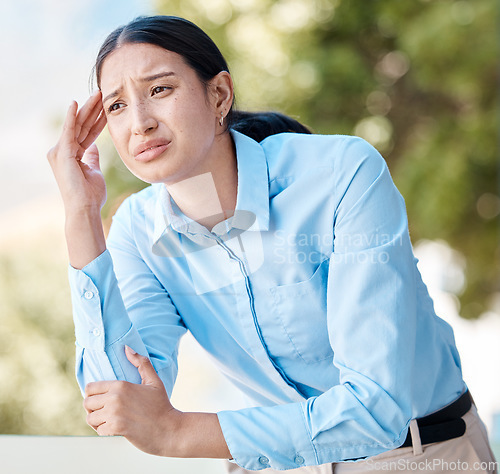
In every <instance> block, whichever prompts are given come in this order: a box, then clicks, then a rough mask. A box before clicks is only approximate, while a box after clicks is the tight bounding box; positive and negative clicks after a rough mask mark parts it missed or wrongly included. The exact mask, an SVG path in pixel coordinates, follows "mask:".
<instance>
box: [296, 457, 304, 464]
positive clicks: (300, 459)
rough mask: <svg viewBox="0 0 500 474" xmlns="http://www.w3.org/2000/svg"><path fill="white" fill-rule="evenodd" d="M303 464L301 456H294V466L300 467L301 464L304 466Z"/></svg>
mask: <svg viewBox="0 0 500 474" xmlns="http://www.w3.org/2000/svg"><path fill="white" fill-rule="evenodd" d="M304 462H305V460H304V458H303V457H302V456H295V464H298V465H299V466H301V465H302V464H304Z"/></svg>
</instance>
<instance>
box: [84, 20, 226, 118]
mask: <svg viewBox="0 0 500 474" xmlns="http://www.w3.org/2000/svg"><path fill="white" fill-rule="evenodd" d="M127 43H146V44H152V45H155V46H159V47H160V48H163V49H165V50H168V51H172V52H174V53H177V54H179V55H180V56H181V57H182V58H183V59H184V61H185V62H186V63H187V64H188V65H189V66H190V67H191V68H192V69H193V70H194V71H195V72H196V74H197V75H198V77H199V79H200V81H202V82H203V83H204V84H205V85H207V84H208V82H209V81H210V80H211V79H212V78H213V77H215V76H216V75H217V74H218V73H220V72H222V71H226V72H229V68H228V65H227V62H226V60H225V59H224V56H223V55H222V53H221V52H220V50H219V48H217V46H216V44H215V43H214V42H213V41H212V39H211V38H210V37H209V36H208V35H207V34H206V33H205V32H204V31H203V30H202V29H201V28H199V27H198V26H196V25H195V24H194V23H191V22H190V21H188V20H186V19H184V18H179V17H176V16H163V15H158V16H150V17H146V16H143V17H139V18H136V19H135V20H133V21H131V22H130V23H128V24H127V25H124V26H120V27H119V28H117V29H116V30H114V31H113V32H112V33H111V34H110V35H109V36H108V37H107V38H106V40H105V41H104V43H103V45H102V46H101V49H100V50H99V54H98V55H97V59H96V63H95V67H94V69H95V75H96V79H97V85H98V86H99V88H100V86H101V73H102V65H103V63H104V60H105V59H106V58H107V57H108V55H109V54H110V53H112V52H113V51H114V50H116V49H117V48H118V47H120V46H121V45H123V44H127ZM230 121H231V110H230V111H229V112H228V115H227V120H226V123H228V122H230Z"/></svg>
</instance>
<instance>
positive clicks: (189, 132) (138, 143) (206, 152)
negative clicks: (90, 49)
mask: <svg viewBox="0 0 500 474" xmlns="http://www.w3.org/2000/svg"><path fill="white" fill-rule="evenodd" d="M101 91H102V96H103V107H104V111H105V113H106V117H107V122H108V129H109V132H110V134H111V138H112V140H113V143H114V145H115V147H116V149H117V151H118V153H119V154H120V157H121V158H122V160H123V162H124V163H125V165H126V166H127V167H128V168H129V170H130V171H131V172H132V173H133V174H135V175H136V176H137V177H139V178H140V179H142V180H143V181H146V182H148V183H159V182H163V183H174V182H177V181H180V180H183V179H186V178H188V177H191V176H195V175H199V174H202V173H204V172H207V171H209V170H210V164H211V161H212V160H214V159H216V158H217V157H216V153H217V143H218V140H217V136H218V135H219V134H220V133H221V132H220V126H219V129H218V128H217V127H218V119H219V117H220V103H218V102H217V99H216V96H215V95H213V94H210V93H207V92H206V90H205V86H204V84H203V83H202V82H201V81H200V80H199V79H198V76H197V75H196V72H195V71H194V70H193V69H192V68H191V67H190V66H188V65H187V64H186V63H185V62H184V60H183V58H182V57H181V56H180V55H178V54H177V53H173V52H171V51H167V50H165V49H163V48H160V47H158V46H154V45H151V44H145V43H139V44H125V45H123V46H120V47H119V48H117V49H116V50H115V51H113V52H112V53H111V54H110V55H109V56H108V57H107V58H106V59H105V61H104V63H103V65H102V69H101ZM218 107H219V108H218Z"/></svg>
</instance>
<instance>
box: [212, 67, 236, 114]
mask: <svg viewBox="0 0 500 474" xmlns="http://www.w3.org/2000/svg"><path fill="white" fill-rule="evenodd" d="M210 90H211V93H212V100H213V102H212V103H213V106H214V108H215V113H216V115H217V117H219V116H220V113H221V112H222V114H223V116H224V117H225V116H226V115H227V113H228V112H229V109H230V108H231V106H232V105H233V98H234V92H233V79H232V78H231V74H229V73H228V72H226V71H221V72H219V74H217V75H216V76H214V77H213V78H212V80H211V81H210Z"/></svg>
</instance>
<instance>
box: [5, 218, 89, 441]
mask: <svg viewBox="0 0 500 474" xmlns="http://www.w3.org/2000/svg"><path fill="white" fill-rule="evenodd" d="M58 231H59V228H58V227H56V231H55V232H54V231H52V232H47V231H46V229H45V228H41V229H39V233H38V234H37V236H36V239H37V240H36V242H37V244H38V246H30V245H28V243H29V242H26V241H27V240H31V241H33V236H29V235H28V236H21V237H20V238H17V239H16V241H10V242H6V241H4V240H3V239H2V245H1V246H0V247H1V249H2V250H1V251H0V315H1V319H0V380H1V381H2V383H1V384H0V433H1V434H23V433H24V434H44V435H51V434H53V435H56V434H57V435H78V434H86V435H89V434H92V433H93V431H92V429H91V428H89V427H88V426H87V425H86V423H85V411H84V410H83V407H82V397H81V395H80V393H79V390H78V388H77V385H76V381H75V376H74V372H75V370H74V365H75V355H74V352H75V344H74V339H75V338H74V328H73V321H72V318H71V302H70V299H69V292H68V283H67V280H66V273H67V272H66V268H67V257H66V252H65V244H64V241H63V240H62V235H61V232H58ZM2 237H3V236H2ZM42 248H43V253H40V251H39V250H40V249H42Z"/></svg>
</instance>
